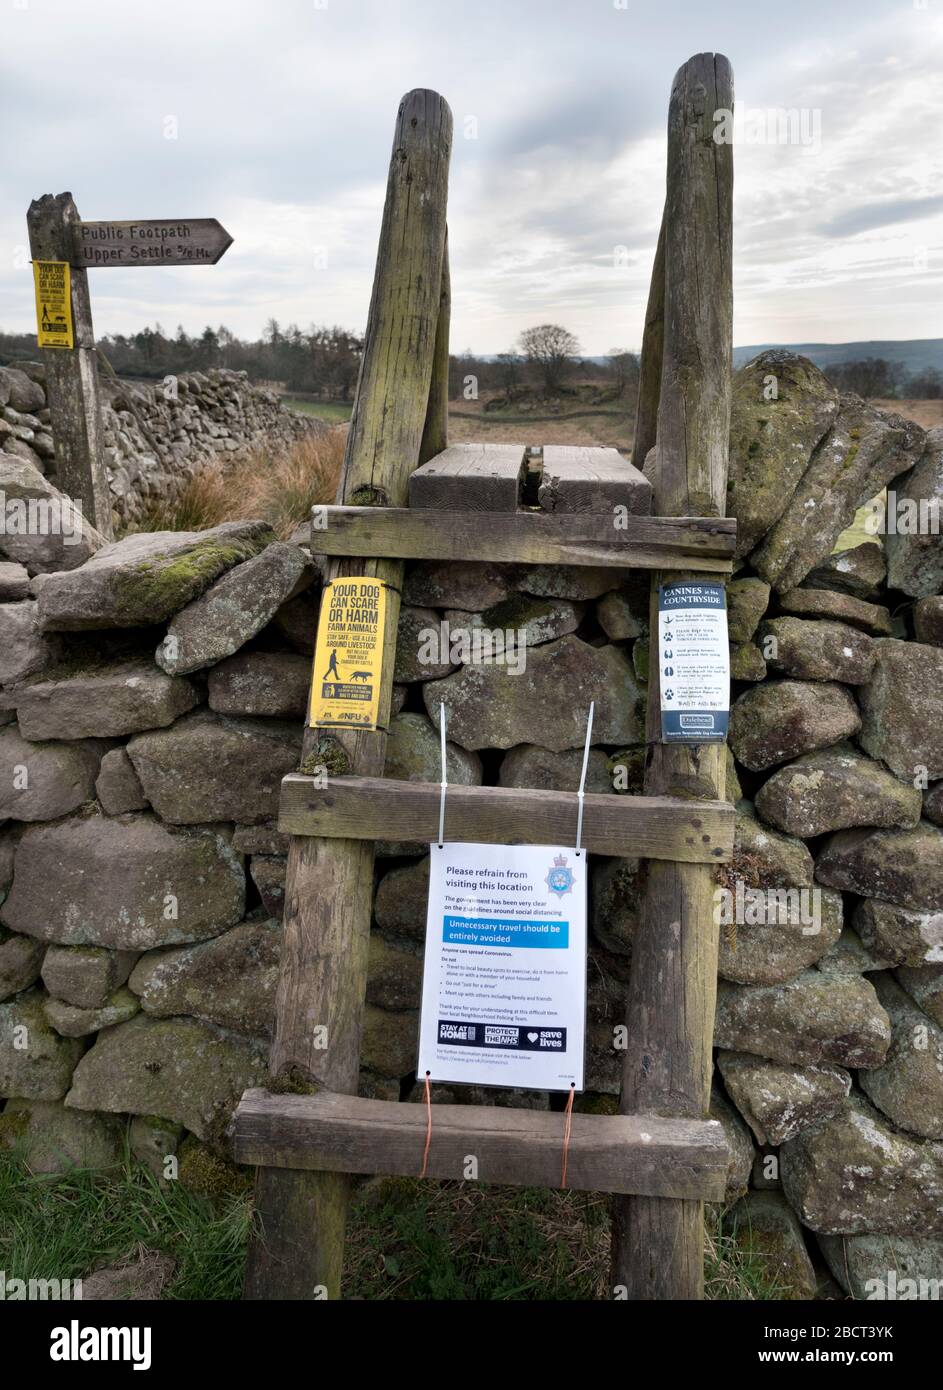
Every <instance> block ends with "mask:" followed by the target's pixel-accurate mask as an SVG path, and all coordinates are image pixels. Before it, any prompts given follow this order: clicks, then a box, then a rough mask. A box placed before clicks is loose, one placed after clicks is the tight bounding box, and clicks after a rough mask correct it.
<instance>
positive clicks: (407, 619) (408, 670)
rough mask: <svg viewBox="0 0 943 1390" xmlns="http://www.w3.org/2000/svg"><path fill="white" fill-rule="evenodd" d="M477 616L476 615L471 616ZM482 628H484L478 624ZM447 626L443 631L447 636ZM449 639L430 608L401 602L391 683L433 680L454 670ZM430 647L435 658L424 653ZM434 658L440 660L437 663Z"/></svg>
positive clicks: (454, 664)
mask: <svg viewBox="0 0 943 1390" xmlns="http://www.w3.org/2000/svg"><path fill="white" fill-rule="evenodd" d="M477 616H478V615H477V614H476V615H475V617H477ZM482 625H484V624H483V623H482ZM450 630H451V624H450V625H449V627H448V628H447V629H446V634H449V633H450ZM450 645H451V644H450V641H449V636H448V635H445V634H443V631H442V628H441V626H440V621H439V615H438V613H436V612H435V610H434V609H432V608H419V607H417V606H415V605H413V604H408V603H404V604H403V605H402V607H401V608H400V610H399V626H398V628H397V631H396V662H395V665H394V667H393V679H394V681H400V682H403V683H408V682H410V681H434V680H438V679H439V677H441V676H447V675H448V674H449V673H450V672H451V671H454V670H455V668H456V666H457V665H458V664H459V663H458V661H457V660H456V661H451V660H449V659H448V658H449V650H450ZM430 646H431V647H433V648H434V651H435V655H433V656H428V655H426V652H427V651H428V649H429V648H430ZM438 655H441V656H442V658H443V659H442V660H437V659H436V657H437V656H438Z"/></svg>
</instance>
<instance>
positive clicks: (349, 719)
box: [308, 576, 386, 729]
mask: <svg viewBox="0 0 943 1390" xmlns="http://www.w3.org/2000/svg"><path fill="white" fill-rule="evenodd" d="M385 627H386V585H385V584H383V583H382V582H381V581H380V580H379V579H371V578H369V577H368V576H363V577H358V576H354V577H351V578H345V579H334V580H332V581H331V583H330V584H326V585H325V586H324V593H323V595H322V596H321V616H320V618H319V620H318V640H317V642H316V643H315V646H314V674H313V676H312V679H311V709H310V711H309V715H308V723H309V724H310V726H311V727H312V728H313V729H331V728H334V729H337V728H358V729H375V728H376V727H377V720H378V719H379V715H380V676H381V672H382V667H383V633H384V629H385Z"/></svg>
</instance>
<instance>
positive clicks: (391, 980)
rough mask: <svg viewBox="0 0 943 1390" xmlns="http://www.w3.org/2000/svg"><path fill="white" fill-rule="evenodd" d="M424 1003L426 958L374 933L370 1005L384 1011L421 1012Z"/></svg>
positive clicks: (369, 992) (369, 964) (368, 991)
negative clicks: (424, 965)
mask: <svg viewBox="0 0 943 1390" xmlns="http://www.w3.org/2000/svg"><path fill="white" fill-rule="evenodd" d="M421 1000H422V957H421V956H419V955H417V954H416V953H415V952H414V951H408V950H404V949H403V948H402V947H401V946H397V945H394V943H393V942H391V941H387V940H386V939H385V938H384V937H382V936H381V935H380V934H379V932H371V933H370V955H369V958H368V961H367V1003H368V1004H375V1005H377V1006H378V1007H379V1008H381V1009H418V1008H419V1005H420V1002H421Z"/></svg>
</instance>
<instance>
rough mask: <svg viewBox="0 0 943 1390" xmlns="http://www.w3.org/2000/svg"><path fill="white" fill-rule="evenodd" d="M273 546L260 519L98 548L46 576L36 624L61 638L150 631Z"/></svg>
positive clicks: (152, 534)
mask: <svg viewBox="0 0 943 1390" xmlns="http://www.w3.org/2000/svg"><path fill="white" fill-rule="evenodd" d="M273 540H274V535H273V533H272V531H271V530H270V529H269V527H268V526H267V525H265V523H264V522H261V521H227V522H223V524H222V525H220V526H214V527H211V528H210V529H209V530H208V531H150V532H139V533H137V534H133V535H130V536H125V537H124V539H123V540H120V541H114V542H112V543H111V544H110V545H106V546H103V548H102V549H101V550H99V551H97V552H96V553H95V554H94V555H93V556H92V558H91V559H90V560H87V561H86V562H85V563H84V564H83V565H81V567H80V568H78V569H73V570H70V571H69V572H68V573H64V574H50V575H49V576H48V577H47V579H46V582H45V583H44V584H43V586H42V589H41V590H40V594H39V598H38V604H39V610H40V623H41V625H42V627H43V628H44V629H46V630H52V631H65V632H75V631H81V630H83V629H96V628H112V627H151V626H153V625H154V624H155V623H161V622H164V621H165V620H166V619H167V618H169V617H171V616H172V615H173V614H174V613H177V612H179V611H180V609H182V608H185V607H186V606H187V604H189V603H191V602H192V601H193V600H194V599H195V598H197V597H199V595H200V594H202V593H203V592H204V590H206V589H208V588H209V586H210V585H211V584H212V583H213V582H214V580H216V579H218V578H219V576H220V575H221V574H224V573H225V572H226V571H227V570H229V569H232V568H233V566H234V565H239V564H240V563H242V562H244V561H246V560H249V559H251V558H252V557H253V556H256V555H258V554H259V552H260V551H261V550H263V549H264V548H265V546H267V545H268V544H269V543H270V542H272V541H273Z"/></svg>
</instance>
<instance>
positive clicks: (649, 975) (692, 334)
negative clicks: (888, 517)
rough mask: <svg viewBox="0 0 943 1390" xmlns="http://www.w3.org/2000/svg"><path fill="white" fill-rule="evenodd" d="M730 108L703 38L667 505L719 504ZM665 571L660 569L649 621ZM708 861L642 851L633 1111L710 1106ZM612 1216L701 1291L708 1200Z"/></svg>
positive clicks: (675, 1282)
mask: <svg viewBox="0 0 943 1390" xmlns="http://www.w3.org/2000/svg"><path fill="white" fill-rule="evenodd" d="M732 108H733V74H732V72H731V68H730V64H729V62H728V61H727V59H726V58H724V57H723V56H722V55H720V54H716V55H715V54H713V53H701V54H698V55H697V56H696V57H694V58H691V59H690V60H689V61H688V62H687V63H685V65H684V67H682V68H681V69H680V71H679V72H678V74H677V76H676V77H675V80H674V84H673V87H672V92H671V104H670V108H669V118H668V192H667V200H666V204H665V316H664V317H665V342H664V361H663V369H662V376H661V403H660V407H659V412H658V444H657V449H658V454H657V459H658V466H657V471H656V476H655V479H654V488H655V498H654V500H655V507H654V510H655V512H656V513H658V514H660V515H666V516H670V515H674V516H677V515H688V516H698V515H700V516H705V515H712V516H722V515H723V514H724V511H725V502H726V488H727V450H728V437H729V430H730V378H731V358H732V348H731V331H732V330H731V323H732V315H733V291H732V280H731V222H732V213H731V209H732V194H733V153H732V150H731V148H730V146H729V145H727V144H715V143H714V140H713V138H712V137H713V131H714V125H715V123H714V113H715V111H718V110H722V109H728V110H732ZM671 577H672V578H679V577H682V576H679V575H677V574H674V575H672V576H671ZM658 582H659V579H658V576H657V575H656V576H655V579H654V580H653V593H652V631H653V633H654V634H657V631H658V628H657V585H658ZM658 666H659V663H658V661H657V660H655V661H653V663H652V675H651V680H650V687H649V709H648V738H649V740H657V739H659V738H660V691H659V681H658ZM724 781H725V752H724V747H723V745H722V744H702V745H684V744H661V743H658V742H656V743H655V744H654V746H653V748H652V757H651V761H650V764H649V767H648V769H647V771H646V775H645V791H646V794H649V795H672V796H683V797H688V798H692V797H693V798H704V797H706V798H711V799H720V798H722V797H723V795H724ZM713 872H714V871H713V870H712V869H711V868H710V867H709V866H705V865H696V864H674V863H665V862H657V863H656V862H654V861H652V862H650V863H649V864H648V877H647V884H646V889H645V894H644V898H643V904H642V912H641V918H640V922H639V926H638V930H637V932H636V936H635V941H634V944H633V951H632V971H631V976H630V982H629V989H628V1010H627V1018H628V1048H627V1051H626V1056H625V1063H624V1071H623V1086H622V1100H621V1109H622V1112H623V1113H624V1114H626V1113H629V1114H631V1113H639V1112H649V1113H652V1114H656V1115H664V1116H684V1117H687V1118H702V1117H703V1116H704V1115H705V1114H706V1112H707V1108H708V1105H709V1102H710V1080H711V1045H712V1038H713V1027H714V1004H715V999H716V990H717V932H718V929H717V927H716V926H715V924H714V912H713V893H714V886H715V884H714V877H713ZM613 1223H614V1224H613V1269H612V1282H613V1286H614V1288H616V1289H620V1290H622V1289H624V1290H625V1293H626V1295H627V1296H628V1298H630V1299H691V1298H702V1297H703V1294H704V1209H703V1203H701V1202H699V1201H687V1200H678V1201H675V1200H670V1199H667V1198H660V1197H626V1198H616V1199H615V1201H614V1212H613Z"/></svg>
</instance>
